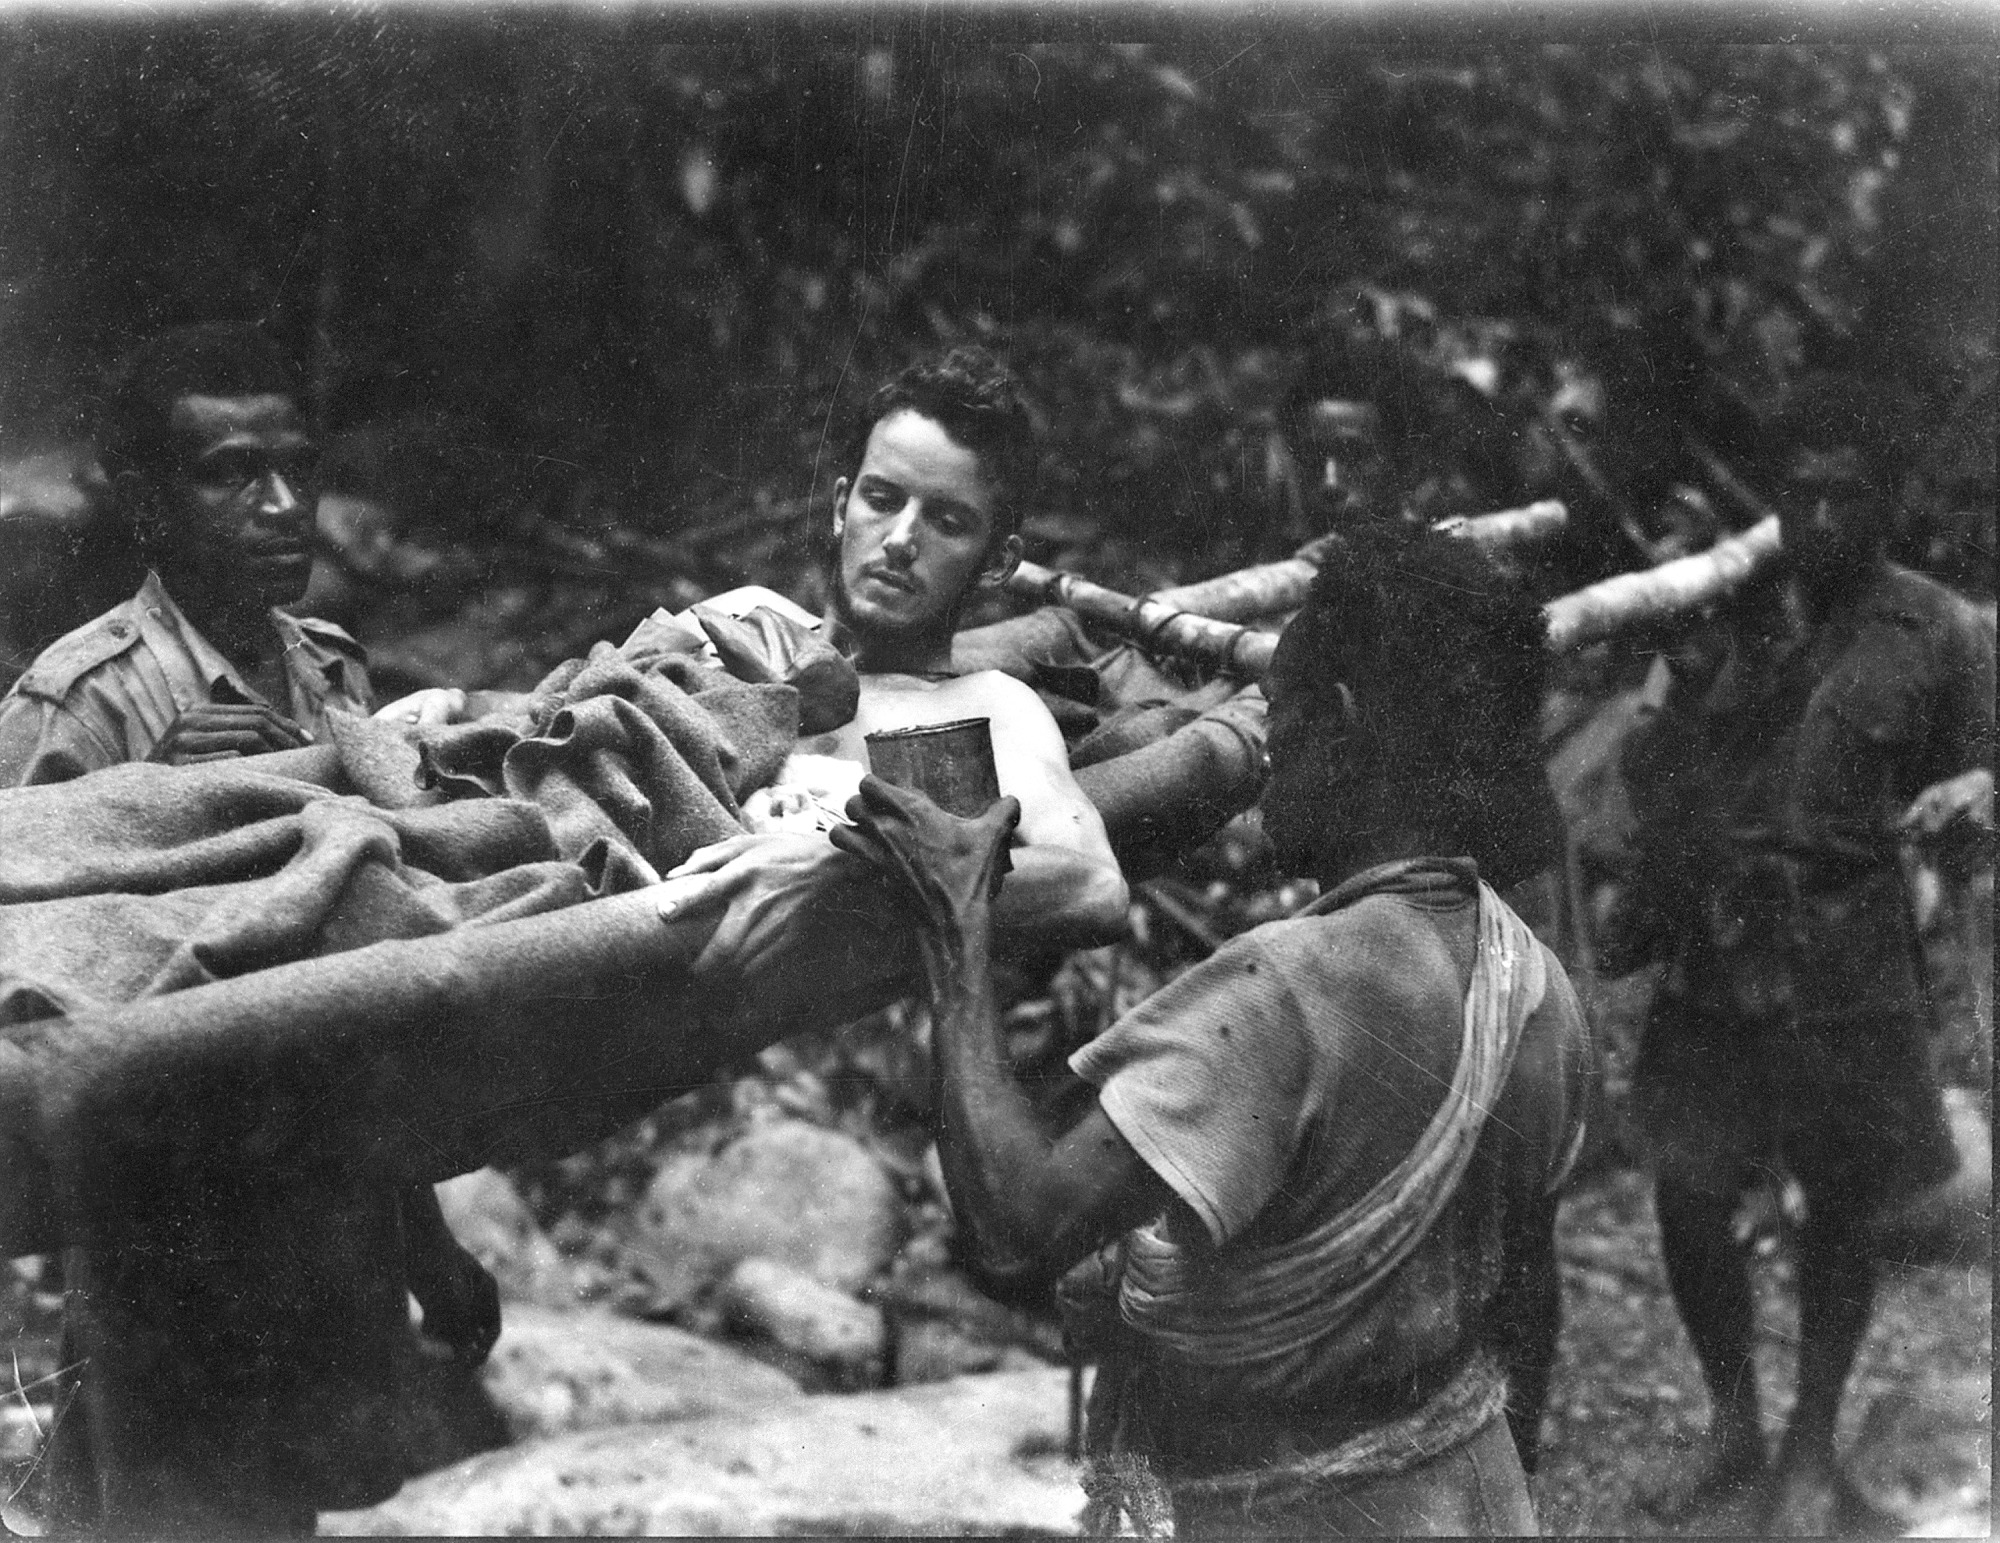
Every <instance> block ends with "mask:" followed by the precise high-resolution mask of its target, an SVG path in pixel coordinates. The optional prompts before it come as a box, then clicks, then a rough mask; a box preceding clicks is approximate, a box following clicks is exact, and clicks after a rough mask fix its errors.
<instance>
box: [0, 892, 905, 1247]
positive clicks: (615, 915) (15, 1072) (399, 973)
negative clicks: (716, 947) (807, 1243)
mask: <svg viewBox="0 0 2000 1543" xmlns="http://www.w3.org/2000/svg"><path fill="white" fill-rule="evenodd" d="M874 882H875V881H874V880H873V879H872V878H863V877H859V876H856V875H854V874H853V873H852V872H851V871H850V870H845V869H840V870H835V871H834V872H833V873H832V874H831V875H830V876H829V881H828V882H827V883H826V884H824V885H823V886H821V888H820V889H819V890H818V891H817V892H816V893H813V894H811V895H808V896H804V897H802V898H801V899H800V901H799V902H798V903H797V905H795V906H794V907H793V908H792V909H791V910H790V911H788V912H786V913H785V914H782V915H781V914H772V915H769V916H767V917H765V918H764V919H763V925H762V930H761V931H758V932H753V934H752V935H751V936H750V937H749V938H748V939H747V941H746V945H745V948H744V950H743V957H742V958H741V959H740V960H738V961H734V962H730V961H724V962H723V963H722V964H720V965H717V966H715V967H713V968H710V969H709V970H708V971H707V973H706V974H705V975H704V976H703V978H700V979H697V978H696V976H695V974H694V972H693V970H692V968H691V965H692V962H693V961H694V960H695V959H696V957H697V955H698V954H700V952H701V950H702V948H703V946H704V945H705V944H706V943H707V942H708V940H709V938H710V935H711V934H712V933H713V931H714V928H715V920H716V918H715V915H714V913H709V914H706V915H698V916H693V917H689V918H687V919H686V920H684V921H676V922H674V923H671V924H669V923H664V922H662V920H661V918H660V915H659V912H658V909H657V906H656V904H655V899H654V896H653V895H652V894H651V893H649V892H645V891H641V892H638V893H633V894H626V895H619V896H612V897H609V898H606V899H602V900H595V901H591V902H588V903H586V904H584V905H579V906H574V907H571V908H570V909H568V910H564V911H557V912H552V913H548V914H544V915H540V916H535V917H531V918H524V919H521V920H518V921H509V922H501V923H495V924H493V925H490V926H475V927H465V928H460V929H458V930H456V931H452V932H448V933H444V934H440V935H438V936H434V937H429V938H421V939H415V940H409V941H395V942H385V943H376V944H371V945H369V946H368V947H365V948H359V949H354V950H351V951H349V952H346V953H339V954H333V955H330V956H327V957H324V958H319V959H311V960H306V961H302V962H299V963H294V964H286V965H280V966H277V967H274V968H271V969H265V970H258V971H255V972H254V973H251V974H247V975H242V976H238V977H235V978H233V979H228V980H223V981H218V982H215V983H214V984H211V985H204V986H199V987H195V988H192V989H189V990H186V991H177V992H172V993H169V994H166V995H163V996H158V997H153V998H149V999H146V1000H142V1001H138V1002H133V1003H129V1004H126V1005H124V1006H121V1007H117V1008H112V1009H108V1010H105V1011H103V1012H98V1013H92V1014H82V1015H78V1016H76V1017H58V1018H48V1019H42V1020H38V1021H36V1022H32V1023H26V1024H16V1025H13V1026H11V1027H10V1028H9V1029H8V1030H7V1032H6V1036H5V1038H4V1039H0V1115H4V1116H5V1125H4V1130H0V1141H4V1143H5V1145H4V1148H0V1151H4V1154H5V1156H6V1158H7V1168H6V1173H5V1177H4V1182H0V1248H4V1251H5V1252H6V1253H7V1254H9V1255H18V1254H24V1253H45V1252H49V1251H51V1250H53V1249H54V1248H57V1247H62V1246H68V1245H73V1244H103V1243H106V1242H111V1241H114V1240H115V1238H116V1237H117V1236H118V1234H119V1232H120V1229H121V1226H122V1225H123V1224H124V1219H125V1218H126V1217H127V1216H129V1215H135V1214H136V1215H143V1214H145V1206H146V1201H147V1197H148V1196H149V1195H155V1194H157V1195H158V1196H159V1197H161V1198H162V1199H163V1200H164V1199H165V1197H167V1196H169V1195H171V1194H172V1193H173V1192H174V1191H175V1189H176V1188H177V1187H178V1186H181V1185H185V1184H187V1183H189V1182H191V1181H193V1180H197V1179H198V1178H199V1176H200V1172H201V1170H202V1169H203V1167H204V1165H220V1166H223V1167H226V1166H227V1165H229V1164H232V1163H241V1162H243V1161H245V1160H246V1159H248V1160H251V1161H254V1162H258V1163H262V1164H266V1165H271V1166H277V1165H288V1164H299V1165H307V1166H308V1167H313V1166H326V1167H331V1168H335V1169H354V1170H361V1171H366V1172H369V1173H372V1174H373V1175H375V1176H377V1177H379V1178H380V1179H381V1181H382V1182H384V1183H386V1184H407V1183H431V1182H436V1181H438V1180H442V1179H445V1178H449V1177H451V1176H452V1175H454V1174H457V1173H463V1172H467V1171H469V1170H471V1169H474V1168H478V1167H481V1166H484V1165H486V1164H488V1163H495V1162H506V1161H517V1160H520V1159H522V1158H525V1157H529V1156H534V1155H542V1156H550V1155H559V1154H561V1153H565V1152H570V1151H575V1150H577V1149H579V1148H581V1147H583V1146H586V1145H589V1144H590V1143H592V1142H594V1141H597V1140H600V1139H602V1138H603V1137H604V1136H606V1135H609V1134H610V1133H611V1132H613V1131H615V1130H617V1129H618V1128H619V1127H620V1126H622V1125H624V1124H626V1123H628V1122H630V1121H631V1120H633V1119H635V1118H637V1117H638V1116H639V1115H641V1114H643V1113H645V1112H646V1111H647V1110H650V1109H653V1108H655V1107H657V1106H658V1105H659V1104H661V1103H663V1102H665V1101H666V1100H668V1099H670V1098H673V1097H675V1096H677V1095H678V1094H681V1093H683V1092H687V1091H690V1090H692V1089H693V1088H695V1087H697V1086H699V1085H700V1084H701V1083H703V1082H704V1081H706V1080H707V1079H708V1078H709V1077H710V1076H711V1075H712V1074H713V1073H714V1071H715V1070H716V1069H717V1068H719V1067H721V1066H723V1065H726V1064H728V1063H729V1062H730V1061H732V1060H735V1059H738V1058H740V1057H741V1056H743V1055H746V1054H748V1053H750V1052H752V1051H754V1050H756V1049H759V1048H761V1047H762V1046H763V1045H765V1044H769V1043H771V1042H772V1041H774V1040H777V1039H779V1038H782V1037H783V1036H785V1035H787V1034H791V1033H797V1032H800V1031H802V1030H804V1029H807V1028H813V1027H821V1026H827V1025H830V1024H834V1023H838V1022H842V1021H845V1019H846V1018H848V1017H851V1016H853V1015H855V1014H857V1013H859V1012H863V1011H866V1010H868V1009H869V1008H871V1007H875V1006H879V1005H881V1004H883V1003H885V1002H887V1001H889V1000H891V999H892V998H893V997H894V996H895V995H896V994H897V993H898V992H899V991H900V990H901V989H903V986H904V984H905V981H906V979H907V976H908V971H909V968H910V965H911V963H912V960H911V958H910V956H909V953H908V948H907V939H906V938H904V937H902V931H903V929H900V928H898V927H897V926H896V925H895V916H896V913H895V910H894V908H893V907H890V906H887V905H884V904H883V903H882V901H881V896H880V895H879V894H877V893H875V892H873V889H872V888H871V886H872V885H873V884H874ZM753 982H754V984H755V986H756V989H755V990H754V991H753V990H752V989H751V986H752V984H753ZM58 1217H60V1218H61V1221H60V1223H58V1221H57V1218H58Z"/></svg>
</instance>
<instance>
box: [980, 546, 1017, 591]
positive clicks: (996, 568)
mask: <svg viewBox="0 0 2000 1543" xmlns="http://www.w3.org/2000/svg"><path fill="white" fill-rule="evenodd" d="M1021 552H1022V546H1021V538H1020V537H1019V536H1009V537H1008V538H1007V539H1006V540H1005V541H1003V542H1001V543H1000V545H999V547H998V548H997V549H996V550H995V551H994V553H993V556H992V559H991V560H990V561H989V562H988V563H987V565H986V566H985V568H983V569H982V570H980V574H979V582H980V583H982V584H984V585H986V586H987V587H988V588H989V589H998V588H999V587H1000V586H1001V585H1003V584H1005V583H1006V582H1007V581H1008V580H1009V579H1011V578H1012V577H1013V576H1014V570H1015V569H1016V568H1018V567H1020V566H1021Z"/></svg>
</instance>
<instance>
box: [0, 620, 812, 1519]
mask: <svg viewBox="0 0 2000 1543" xmlns="http://www.w3.org/2000/svg"><path fill="white" fill-rule="evenodd" d="M798 715H799V698H798V693H797V692H796V691H795V690H794V689H793V688H792V687H791V686H789V685H785V684H780V683H762V684H748V683H744V682H741V681H737V680H734V679H731V678H730V677H728V676H726V675H724V674H722V673H721V672H718V671H713V670H709V669H707V668H704V667H703V666H702V665H700V664H699V663H697V662H696V661H694V660H693V659H690V658H687V657H683V656H666V657H654V658H651V659H640V660H634V659H632V658H629V657H625V656H622V655H620V654H619V653H618V652H617V651H616V650H614V649H612V648H610V647H609V646H607V645H600V646H599V647H598V648H597V649H596V650H594V651H593V653H592V655H591V656H590V658H588V659H587V660H577V661H571V662H570V663H568V664H566V665H564V666H563V667H562V668H560V669H559V670H557V671H556V672H555V673H554V674H552V675H551V676H549V677H548V678H547V679H546V680H545V681H544V682H543V683H542V685H541V687H540V688H539V689H538V691H537V692H536V694H535V696H534V698H533V700H532V703H531V706H530V708H529V709H528V711H527V712H526V714H525V715H524V716H523V717H522V719H521V720H520V721H518V722H512V723H507V722H500V723H496V722H490V721H489V722H482V723H478V724H472V725H466V726H462V727H452V728H446V729H441V730H436V731H432V732H430V733H429V734H427V735H424V736H422V737H420V738H417V739H414V740H413V739H412V738H410V737H409V736H408V735H407V733H406V731H404V730H402V729H399V728H395V727H392V726H389V725H385V724H378V723H374V722H369V721H362V720H353V719H344V720H342V721H341V722H340V723H339V724H337V725H336V728H335V731H334V733H333V735H332V736H331V738H332V743H330V744H322V745H319V746H315V747H312V748H310V749H307V750H301V751H295V752H289V753H285V754H280V755H269V756H263V757H257V758H252V759H247V760H235V761H226V762H216V763H211V764H207V765H201V766H194V767H187V768H178V769H176V768H168V767H160V766H151V765H143V764H140V765H129V766H123V767H117V768H112V769H109V770H106V771H103V772H99V773H97V774H94V775H92V776H90V777H88V778H84V779H79V780H77V781H74V782H70V783H64V784H58V785H54V786H48V787H36V788H24V789H16V790H9V791H6V792H0V1161H4V1165H5V1166H4V1173H0V1241H4V1243H5V1244H6V1246H7V1251H8V1252H9V1253H23V1252H35V1251H43V1250H47V1249H51V1248H55V1247H66V1248H68V1250H69V1254H68V1259H67V1276H66V1286H67V1288H68V1289H69V1290H70V1292H71V1303H72V1311H71V1315H70V1323H69V1330H70V1338H71V1344H72V1350H73V1353H74V1354H76V1355H78V1356H84V1357H88V1358H89V1363H90V1364H89V1366H88V1367H87V1368H86V1370H85V1373H84V1378H83V1383H82V1390H83V1391H82V1395H81V1397H80V1398H79V1400H78V1404H79V1407H78V1408H77V1409H75V1410H73V1411H72V1412H71V1418H73V1419H76V1420H77V1421H78V1422H79V1425H80V1426H81V1427H83V1431H84V1433H85V1434H86V1436H87V1439H88V1444H89V1446H90V1447H91V1448H92V1449H93V1455H94V1459H95V1468H96V1470H97V1473H98V1474H99V1476H100V1481H101V1482H102V1483H104V1484H106V1485H109V1486H110V1487H111V1489H112V1491H119V1490H121V1489H122V1490H123V1491H124V1495H125V1501H126V1502H127V1505H128V1512H127V1514H131V1510H130V1509H129V1508H136V1510H137V1511H138V1513H139V1514H145V1512H146V1510H147V1509H148V1507H149V1506H166V1507H167V1508H168V1509H169V1510H171V1509H172V1506H173V1500H172V1496H173V1492H174V1486H175V1485H176V1484H186V1483H187V1482H189V1478H188V1476H190V1475H201V1474H203V1473H207V1474H210V1475H213V1474H217V1473H229V1474H234V1475H250V1476H255V1475H264V1476H267V1477H268V1479H269V1482H270V1483H271V1484H273V1485H281V1486H282V1487H283V1491H284V1492H294V1493H302V1494H305V1495H307V1496H309V1497H310V1498H311V1499H312V1501H313V1503H315V1504H318V1505H320V1506H327V1505H337V1504H346V1503H353V1502H359V1501H362V1500H365V1499H367V1498H369V1497H372V1496H377V1495H380V1494H383V1493H386V1492H388V1490H391V1489H393V1488H394V1485H395V1483H396V1482H398V1481H400V1479H401V1477H402V1476H403V1475H402V1471H401V1469H400V1466H399V1462H398V1458H399V1453H400V1451H401V1441H400V1436H399V1430H398V1416H399V1410H400V1405H401V1397H400V1393H399V1391H398V1390H399V1388H400V1385H401V1384H400V1379H399V1377H398V1375H397V1366H396V1364H395V1363H396V1360H397V1357H398V1356H402V1355H407V1341H408V1335H407V1332H405V1331H403V1330H402V1327H401V1325H402V1320H403V1314H404V1298H403V1285H402V1273H401V1272H402V1264H401V1257H400V1243H399V1227H398V1221H397V1216H398V1212H397V1210H396V1204H395V1200H394V1194H395V1188H396V1186H399V1185H401V1184H406V1183H410V1182H426V1181H430V1180H434V1179H441V1178H444V1177H447V1176H448V1175H450V1174H451V1173H455V1172H460V1171H464V1170H466V1169H469V1168H473V1167H477V1166H479V1165H481V1164H482V1163H485V1162H487V1161H491V1160H494V1159H495V1158H496V1157H504V1156H508V1155H521V1154H522V1153H523V1152H525V1151H533V1150H543V1151H548V1150H556V1151H560V1150H567V1149H571V1148H574V1147H575V1146H578V1145H582V1144H585V1143H587V1142H588V1141H590V1140H593V1139H596V1138H597V1137H599V1136H601V1135H603V1134H606V1133H608V1131H610V1130H612V1129H615V1128H616V1127H617V1125H619V1124H622V1123H624V1122H625V1121H627V1120H629V1119H631V1118H633V1117H634V1116H636V1115H637V1114H639V1113H641V1112H643V1111H644V1110H645V1109H647V1108H650V1107H652V1106H653V1105H655V1104H657V1103H659V1102H660V1101H661V1100H662V1099H664V1098H667V1097H670V1096H672V1095H673V1094H674V1093H675V1092H677V1091H680V1089H681V1086H682V1085H683V1084H685V1083H686V1082H688V1081H693V1080H699V1078H700V1076H701V1075H702V1074H703V1073H705V1072H706V1070H707V1069H708V1067H709V1066H710V1065H712V1064H713V1057H711V1056H710V1055H708V1054H706V1053H704V1048H705V1047H703V1046H702V1045H701V1044H699V1043H696V1042H695V1041H697V1040H698V1038H699V1035H700V1030H701V1021H700V1013H699V1012H698V1011H696V1008H697V1007H698V1004H697V1003H695V1002H694V1001H693V1000H692V997H691V992H690V988H689V986H688V984H687V981H686V968H685V967H686V964H687V962H688V960H689V958H690V957H691V956H692V953H693V952H694V951H695V950H696V949H698V947H699V945H700V942H701V941H702V938H703V937H705V931H702V932H701V933H699V934H698V935H697V936H694V937H677V936H676V935H675V934H674V933H673V932H672V930H671V929H666V928H663V926H662V924H661V923H660V921H659V919H658V918H657V916H656V915H653V914H652V907H651V906H650V904H649V903H648V902H646V901H645V900H644V899H643V898H642V897H637V896H634V895H633V893H632V892H634V891H636V890H639V889H641V888H642V887H644V886H645V885H647V884H648V883H650V882H652V881H653V880H654V879H655V878H656V877H657V875H658V873H659V871H660V870H662V869H664V868H667V867H671V866H672V865H673V864H675V863H677V862H679V861H680V860H681V859H683V858H684V857H686V856H687V855H688V854H689V853H690V852H692V851H693V850H694V849H695V848H697V847H699V846H701V845H703V844H704V843H706V842H709V841H713V840H716V839H718V838H721V837H723V836H727V835H730V834H733V833H736V832H738V831H740V830H741V828H742V827H741V825H740V823H739V821H738V818H737V811H738V802H737V801H738V799H739V798H740V797H741V796H742V795H743V794H744V793H745V792H747V791H748V790H749V789H751V788H753V787H755V786H758V785H760V784H761V783H764V782H767V781H769V780H770V779H771V777H772V776H774V775H775V773H776V771H777V769H778V767H779V766H780V765H781V764H782V762H783V759H784V757H785V755H786V754H787V752H788V751H789V749H790V748H791V745H792V743H793V742H794V739H795V737H796V731H797V723H798ZM586 900H590V901H596V902H599V903H597V904H593V905H582V904H580V902H582V901H586ZM724 1053H726V1051H724ZM251 1483H252V1486H253V1488H254V1487H256V1486H257V1484H258V1480H257V1479H256V1478H255V1477H252V1478H251ZM274 1492H275V1491H274ZM106 1501H107V1505H108V1507H110V1508H111V1509H114V1510H115V1509H117V1501H118V1497H117V1495H116V1494H114V1493H107V1495H106Z"/></svg>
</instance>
